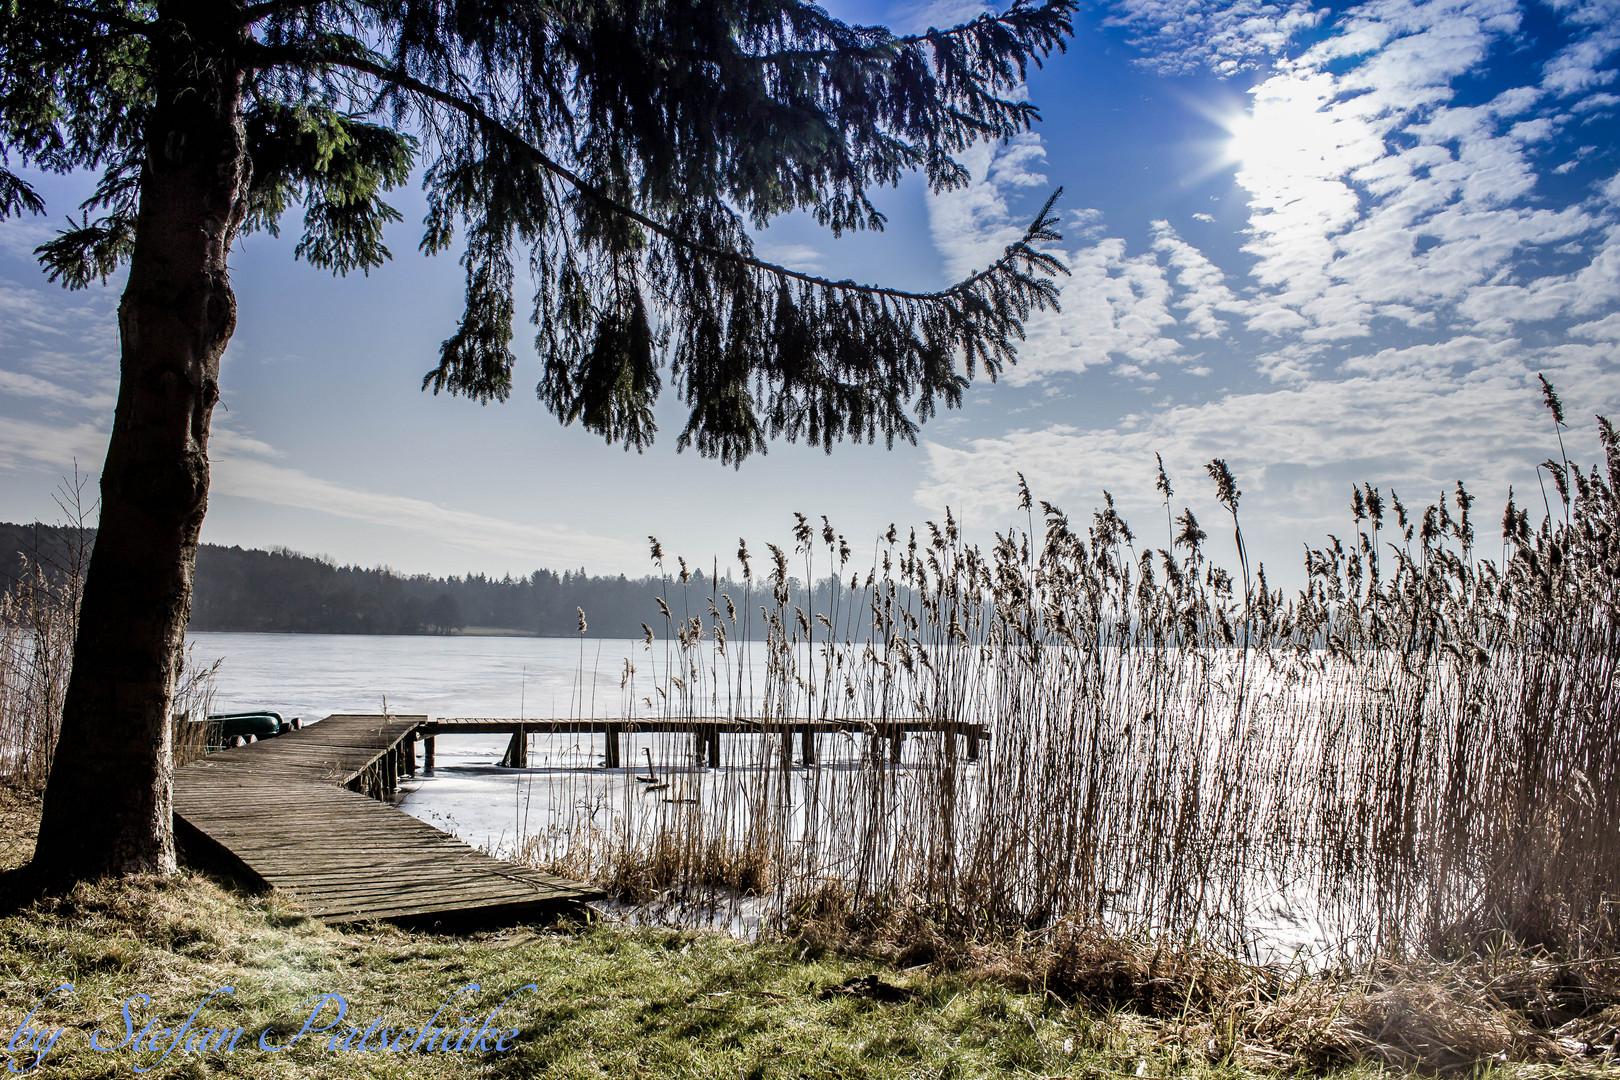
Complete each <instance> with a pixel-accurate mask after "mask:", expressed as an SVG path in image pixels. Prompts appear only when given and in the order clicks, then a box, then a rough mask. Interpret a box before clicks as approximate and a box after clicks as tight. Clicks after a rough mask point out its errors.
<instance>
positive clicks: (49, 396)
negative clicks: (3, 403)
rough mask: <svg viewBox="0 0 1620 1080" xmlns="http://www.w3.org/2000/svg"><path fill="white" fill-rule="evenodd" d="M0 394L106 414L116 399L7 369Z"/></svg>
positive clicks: (0, 375)
mask: <svg viewBox="0 0 1620 1080" xmlns="http://www.w3.org/2000/svg"><path fill="white" fill-rule="evenodd" d="M0 395H4V396H5V397H8V398H14V399H15V398H30V399H33V400H35V401H44V402H49V403H51V404H53V405H65V406H70V407H73V408H83V409H96V410H99V411H103V412H111V411H112V407H113V405H114V397H113V395H112V394H110V393H106V392H103V391H101V390H94V389H81V388H76V387H71V386H63V385H61V384H60V383H55V382H51V381H50V380H48V379H41V378H39V377H38V376H35V375H30V374H28V373H27V372H22V371H6V370H5V369H4V368H0Z"/></svg>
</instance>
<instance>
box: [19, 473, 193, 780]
mask: <svg viewBox="0 0 1620 1080" xmlns="http://www.w3.org/2000/svg"><path fill="white" fill-rule="evenodd" d="M85 483H86V481H85V479H84V478H81V477H79V476H77V474H75V477H74V480H72V481H69V482H64V484H63V486H62V489H61V492H60V493H59V494H58V496H57V505H58V506H59V507H60V508H61V509H62V511H63V513H64V514H65V515H66V517H67V519H68V523H69V528H68V529H67V530H66V533H67V535H68V536H69V537H70V540H69V542H68V543H67V544H66V546H65V547H64V548H62V549H61V550H60V551H55V552H52V553H49V554H44V553H40V552H35V553H34V554H33V555H32V556H25V558H24V560H23V572H22V573H21V574H20V575H19V576H18V577H17V579H16V580H13V581H9V582H3V583H0V784H5V785H8V786H11V787H15V788H22V789H25V790H29V791H34V792H40V791H43V790H44V788H45V782H46V780H47V779H48V778H49V777H50V772H51V762H52V760H53V759H54V757H55V754H56V740H57V736H58V735H59V734H60V732H61V729H62V702H63V698H64V697H65V695H66V693H67V684H68V676H69V675H70V674H71V672H72V668H73V641H74V636H75V634H76V633H77V629H78V616H79V600H80V597H81V596H82V593H83V585H84V573H85V570H86V569H87V568H88V566H89V559H90V545H91V540H90V536H91V533H90V530H89V528H88V523H89V522H90V521H91V520H93V518H94V515H95V506H94V505H93V504H92V505H90V506H88V507H87V506H86V505H85V502H84V488H85ZM218 668H219V662H218V661H215V662H214V663H213V664H212V665H209V666H204V665H201V664H199V663H198V662H197V661H196V659H195V657H194V656H193V654H192V652H191V650H190V649H188V650H187V652H186V655H185V657H184V658H183V662H182V664H181V667H180V671H179V673H178V680H177V682H176V685H175V688H174V701H173V714H174V715H173V720H174V740H173V746H174V763H175V765H176V766H180V765H185V764H187V763H189V762H191V761H194V760H196V759H197V758H200V757H202V756H203V754H204V753H206V751H207V742H206V737H205V733H206V728H207V725H206V724H201V723H192V722H191V721H192V720H193V719H197V718H200V717H202V716H204V715H205V714H206V713H207V711H208V708H209V706H210V703H211V702H212V699H213V693H214V676H215V673H216V672H217V671H218Z"/></svg>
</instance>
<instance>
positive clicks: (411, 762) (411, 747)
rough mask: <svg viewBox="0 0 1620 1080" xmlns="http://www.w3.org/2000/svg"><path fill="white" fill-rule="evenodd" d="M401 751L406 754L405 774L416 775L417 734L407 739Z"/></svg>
mask: <svg viewBox="0 0 1620 1080" xmlns="http://www.w3.org/2000/svg"><path fill="white" fill-rule="evenodd" d="M399 751H400V753H402V754H404V755H405V775H406V776H410V777H414V776H415V775H416V736H415V735H412V736H411V737H410V738H408V739H406V740H405V743H404V745H402V746H401V747H400V748H399Z"/></svg>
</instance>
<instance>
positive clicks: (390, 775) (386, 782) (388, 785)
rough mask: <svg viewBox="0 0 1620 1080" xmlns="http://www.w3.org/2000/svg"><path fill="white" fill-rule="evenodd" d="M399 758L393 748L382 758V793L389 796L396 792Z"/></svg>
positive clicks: (385, 796)
mask: <svg viewBox="0 0 1620 1080" xmlns="http://www.w3.org/2000/svg"><path fill="white" fill-rule="evenodd" d="M397 766H398V759H397V758H396V757H395V756H394V752H393V751H392V750H390V751H388V753H386V754H384V755H383V759H382V795H383V797H384V798H387V797H388V796H389V795H392V794H393V793H394V786H395V783H396V776H397V771H398V770H397Z"/></svg>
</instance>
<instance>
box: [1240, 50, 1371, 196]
mask: <svg viewBox="0 0 1620 1080" xmlns="http://www.w3.org/2000/svg"><path fill="white" fill-rule="evenodd" d="M1253 95H1254V96H1253V99H1252V100H1251V102H1250V103H1249V107H1248V108H1247V109H1244V110H1241V111H1239V112H1237V113H1234V114H1232V115H1229V116H1226V117H1224V118H1222V119H1221V121H1220V123H1221V126H1222V127H1224V128H1225V129H1226V132H1227V138H1226V142H1225V146H1224V147H1223V155H1224V157H1225V159H1226V163H1227V164H1236V165H1237V167H1238V172H1239V174H1240V176H1243V177H1246V180H1245V183H1246V186H1248V185H1249V184H1251V183H1258V184H1259V185H1261V186H1267V185H1269V184H1270V183H1272V182H1275V181H1278V180H1282V179H1283V178H1287V177H1295V178H1304V177H1323V176H1329V175H1338V174H1339V173H1340V171H1341V170H1342V169H1343V168H1345V167H1346V166H1347V165H1348V164H1349V163H1350V159H1351V158H1355V157H1358V156H1359V155H1360V150H1359V149H1358V144H1360V143H1361V142H1362V141H1363V139H1365V138H1366V137H1367V136H1368V135H1369V134H1370V132H1369V131H1368V130H1366V129H1365V124H1364V122H1363V121H1361V120H1359V119H1354V118H1349V117H1344V116H1341V115H1336V111H1335V110H1334V109H1333V107H1332V106H1331V104H1330V102H1331V100H1332V96H1333V88H1332V85H1331V82H1328V81H1324V78H1323V77H1322V76H1307V77H1304V78H1300V77H1298V76H1292V75H1285V76H1278V77H1275V78H1272V79H1269V80H1267V81H1266V82H1265V83H1264V84H1263V85H1261V86H1259V87H1256V88H1255V90H1254V92H1253Z"/></svg>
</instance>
